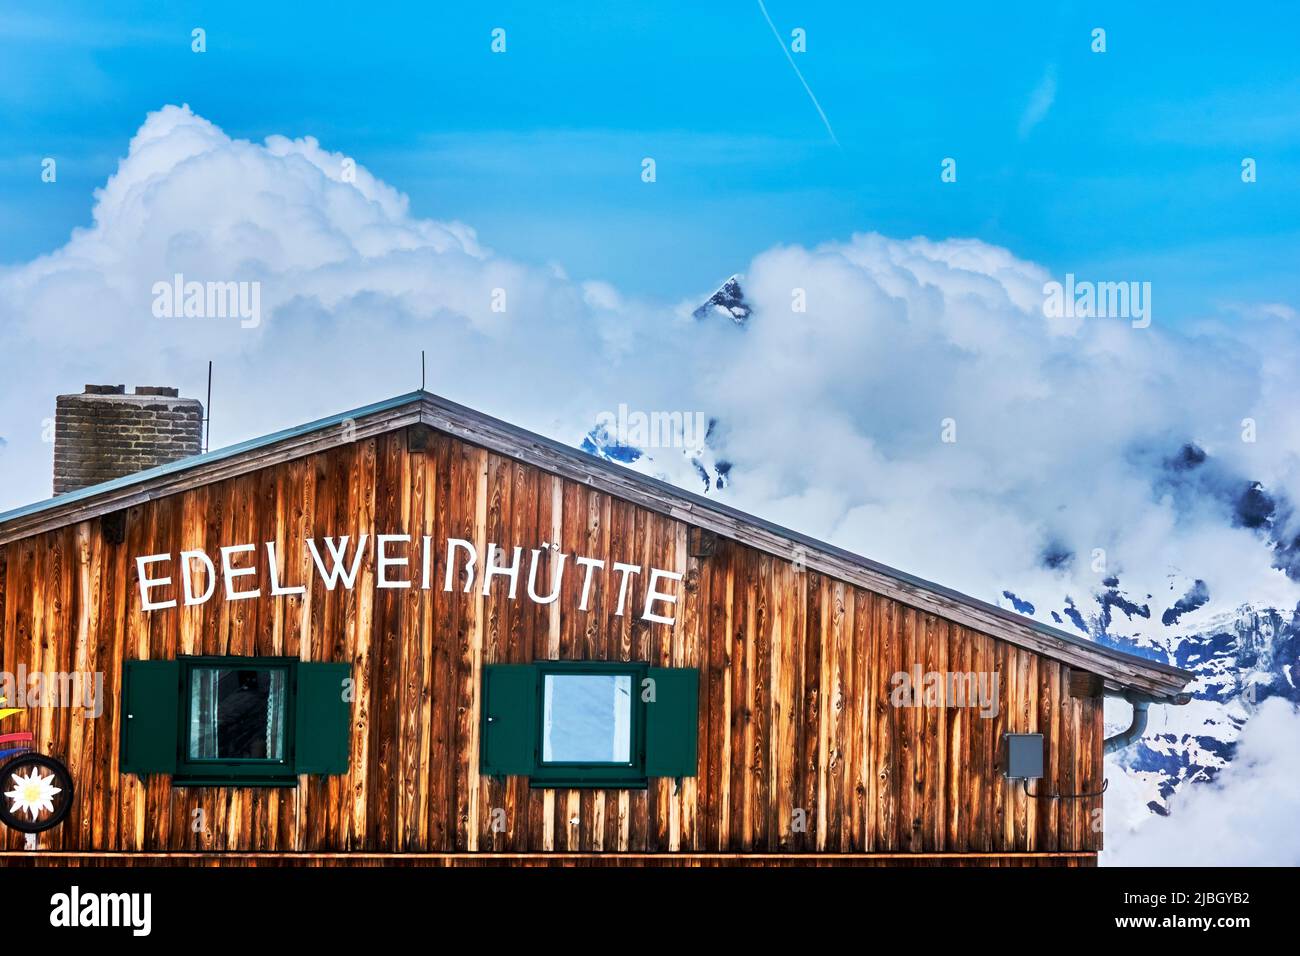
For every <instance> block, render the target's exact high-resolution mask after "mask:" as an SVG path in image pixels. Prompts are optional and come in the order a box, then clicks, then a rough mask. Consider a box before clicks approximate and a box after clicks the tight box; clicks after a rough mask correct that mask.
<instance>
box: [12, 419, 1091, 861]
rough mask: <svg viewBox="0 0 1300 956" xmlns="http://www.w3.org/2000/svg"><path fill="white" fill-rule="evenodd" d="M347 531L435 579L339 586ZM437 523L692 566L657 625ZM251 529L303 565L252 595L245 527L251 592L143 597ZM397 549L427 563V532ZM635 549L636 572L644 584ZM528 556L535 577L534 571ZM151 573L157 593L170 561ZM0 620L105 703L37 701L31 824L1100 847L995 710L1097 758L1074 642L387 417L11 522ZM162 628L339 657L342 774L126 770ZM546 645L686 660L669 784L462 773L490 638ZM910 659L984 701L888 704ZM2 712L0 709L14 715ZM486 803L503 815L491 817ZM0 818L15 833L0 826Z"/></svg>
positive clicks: (1059, 751) (309, 839)
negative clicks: (1006, 759)
mask: <svg viewBox="0 0 1300 956" xmlns="http://www.w3.org/2000/svg"><path fill="white" fill-rule="evenodd" d="M341 437H343V438H346V437H347V436H346V435H343V436H341ZM362 533H368V534H371V535H375V534H379V533H392V534H410V535H412V537H413V538H417V539H418V536H421V535H426V534H427V535H430V536H432V539H433V541H434V543H435V547H436V560H435V565H434V576H433V581H434V582H435V586H434V588H433V589H431V590H428V591H423V590H419V589H418V588H412V589H410V590H379V589H377V588H375V586H374V585H375V565H374V550H373V548H372V549H370V550H369V551H368V557H367V560H366V562H365V563H364V564H363V565H362V570H361V574H360V577H359V580H358V583H357V586H356V588H355V589H354V590H350V591H349V590H344V589H342V588H339V589H337V590H335V591H329V590H326V589H325V588H324V586H323V585H321V584H320V582H319V580H318V579H317V578H316V577H315V575H314V574H311V573H309V572H310V561H311V559H310V557H309V556H308V553H307V550H306V546H305V540H306V539H307V538H310V537H317V538H323V537H326V536H338V535H343V534H351V535H354V536H355V535H359V534H362ZM448 537H459V538H465V539H468V540H471V541H474V542H476V544H477V546H478V548H479V553H480V554H483V553H484V552H485V551H486V545H487V543H488V542H493V541H495V542H498V543H500V544H501V545H503V546H505V547H513V546H514V545H522V546H523V547H524V548H525V549H527V548H530V547H539V546H540V545H541V542H544V541H547V542H558V543H559V544H560V546H561V548H562V550H563V551H565V552H567V553H569V554H570V555H573V554H586V555H591V556H593V557H598V558H604V559H606V560H607V562H609V563H612V562H613V561H616V560H617V561H629V562H632V563H640V564H643V565H647V566H649V565H654V566H657V567H662V568H669V569H675V570H678V571H682V572H684V573H685V578H684V580H683V581H682V582H681V584H680V586H679V588H678V604H677V610H676V616H677V620H676V623H675V624H674V625H672V626H667V625H661V624H650V623H646V622H643V621H640V620H638V619H637V618H635V617H634V616H632V615H630V614H629V615H628V616H623V617H619V616H616V615H615V614H614V600H613V597H612V595H616V594H617V590H616V584H615V581H616V578H615V575H614V574H613V573H612V572H607V573H606V576H605V580H604V581H603V582H601V583H602V586H601V587H599V588H598V589H597V590H596V591H595V596H594V599H593V601H592V602H591V605H590V607H589V609H588V610H586V611H579V610H576V607H577V604H578V591H579V589H580V588H581V575H579V574H576V573H574V569H573V567H572V559H570V568H569V570H568V571H566V573H565V578H564V588H563V593H562V596H561V599H560V601H559V602H557V603H555V604H552V605H549V606H547V605H538V604H535V603H533V602H531V601H529V600H527V599H526V598H525V597H524V596H523V588H524V584H525V581H521V582H520V597H519V599H518V600H513V601H512V600H510V599H509V597H508V596H507V594H506V593H505V592H506V589H505V588H496V589H494V592H495V593H494V594H493V595H492V596H491V597H487V598H484V597H482V596H480V595H479V594H478V593H477V588H476V592H475V593H473V594H469V595H466V594H463V593H460V592H456V593H452V594H446V593H444V592H443V591H442V590H441V589H440V588H441V582H442V574H443V564H442V562H443V560H444V553H443V548H442V547H441V544H442V543H443V542H445V540H446V539H447V538H448ZM266 541H277V542H278V543H279V545H280V553H281V555H282V560H283V561H284V563H285V564H286V565H287V566H286V567H284V568H283V569H282V574H283V579H284V580H283V583H284V584H286V585H290V586H291V585H295V584H302V583H304V582H306V581H311V582H314V585H313V586H312V587H310V588H309V590H308V592H307V593H306V594H305V595H302V596H283V597H276V598H272V597H269V596H266V593H267V592H268V591H269V588H270V581H269V577H268V572H267V567H266V564H267V562H266V561H265V552H264V551H263V552H262V554H261V556H260V557H259V560H258V566H259V575H260V580H259V582H258V586H260V587H261V588H262V590H263V594H264V596H263V597H261V598H259V599H257V600H249V601H239V602H227V601H225V600H224V599H223V598H222V596H221V593H220V588H218V594H217V595H216V596H214V597H213V599H212V600H211V601H209V602H208V603H206V604H203V605H200V606H196V607H192V608H184V607H181V608H176V609H170V610H160V611H154V612H151V613H143V612H141V610H140V594H139V588H138V586H137V583H136V571H135V565H134V558H135V557H136V556H138V555H145V554H153V553H161V552H170V553H172V554H175V553H178V552H180V551H181V550H186V549H202V550H205V551H207V552H208V553H209V554H214V555H215V554H216V552H217V550H218V548H219V547H220V546H221V545H224V544H238V543H244V542H266ZM300 556H301V560H298V559H299V557H300ZM526 559H527V552H526V551H525V560H526ZM524 575H525V580H526V568H525V571H524ZM172 576H173V577H174V578H175V577H177V576H178V575H176V574H173V575H172ZM410 576H411V577H412V578H414V579H416V580H417V581H418V578H419V567H418V558H415V557H413V559H412V568H411V575H410ZM644 577H645V576H644V575H642V576H641V578H638V579H634V582H635V583H634V585H633V594H634V596H636V599H637V601H639V600H641V596H640V595H643V594H644V587H645V581H644ZM539 578H542V579H540V580H539V581H538V590H539V592H540V593H543V594H545V593H548V592H549V590H550V582H549V580H545V579H544V578H545V576H539ZM252 586H253V583H252V578H248V579H245V580H243V581H241V587H249V588H251V587H252ZM173 587H175V585H173ZM638 589H640V593H639V594H638ZM153 596H154V598H155V600H157V599H166V598H171V597H175V596H176V595H175V593H174V591H173V590H172V589H171V588H163V589H159V590H158V591H155V592H154V595H153ZM629 606H636V602H632V601H630V605H629ZM661 608H662V606H661ZM0 622H2V623H3V638H2V641H0V669H4V670H7V671H15V670H16V669H17V667H18V665H19V664H20V663H25V665H26V667H27V668H28V670H37V669H39V670H43V671H52V670H62V671H68V670H80V671H102V672H103V673H104V675H105V697H106V700H105V705H104V713H103V715H102V716H101V717H100V718H98V719H93V720H92V719H86V718H85V717H84V716H83V714H82V711H81V710H80V709H59V708H49V707H46V708H40V709H37V710H34V711H29V713H28V715H26V716H28V717H29V718H31V720H30V721H29V727H30V729H32V730H34V731H35V732H36V735H37V741H38V745H39V748H40V749H41V750H43V751H45V752H47V753H51V754H55V755H57V756H59V757H61V758H62V759H64V760H65V761H66V762H67V764H68V766H69V768H70V770H71V772H72V775H73V778H74V781H75V783H76V788H77V794H76V800H75V805H74V807H73V809H72V812H71V814H70V815H69V817H68V819H67V820H66V821H65V822H64V824H63V825H62V826H60V827H58V828H57V829H55V830H52V831H50V832H48V833H46V834H43V835H42V837H41V840H42V844H43V845H44V846H46V847H48V848H50V849H54V850H58V849H63V850H87V851H89V850H205V851H210V850H242V851H300V852H301V851H318V852H327V851H339V850H364V851H371V852H385V851H389V852H392V851H407V852H414V851H426V852H464V851H470V852H473V851H478V852H483V851H501V852H506V851H509V852H535V851H583V852H602V851H603V852H610V851H632V852H686V851H691V852H718V851H722V852H732V853H736V852H748V851H754V852H758V851H768V852H783V851H784V852H804V853H806V852H818V851H823V852H851V851H860V852H867V851H869V852H875V853H894V852H926V853H934V852H984V853H988V852H1000V851H1012V852H1027V851H1036V852H1064V851H1089V850H1096V849H1098V848H1100V845H1101V833H1100V821H1099V809H1098V808H1099V806H1100V800H1074V801H1057V802H1049V801H1035V800H1032V799H1029V798H1027V797H1026V796H1025V794H1024V792H1023V790H1022V789H1021V788H1020V787H1019V786H1018V785H1016V786H1013V785H1011V784H1009V783H1008V782H1007V781H1005V780H1004V779H1003V778H1002V777H1001V768H1000V766H999V761H1000V757H1001V755H1000V747H999V740H1000V736H1001V734H1002V733H1003V732H1007V731H1012V732H1041V733H1043V734H1044V735H1045V738H1046V742H1047V767H1046V778H1045V779H1044V780H1043V781H1041V782H1040V784H1039V786H1040V788H1041V789H1043V790H1044V791H1046V792H1049V793H1057V792H1066V793H1073V792H1078V791H1091V790H1095V789H1097V788H1098V787H1099V786H1100V784H1101V779H1102V707H1101V701H1100V699H1096V698H1091V699H1077V698H1073V697H1071V696H1070V695H1069V694H1068V691H1067V688H1066V686H1065V681H1066V668H1065V667H1064V666H1063V665H1061V664H1058V663H1056V662H1053V661H1051V660H1049V659H1047V658H1044V657H1041V656H1039V655H1037V654H1035V653H1033V652H1031V651H1028V650H1025V649H1021V648H1017V647H1016V646H1014V645H1011V644H1009V643H1007V642H1004V641H1000V640H997V639H994V638H992V637H990V636H987V635H985V634H982V633H978V632H975V631H972V630H970V629H968V628H966V627H963V626H960V625H958V624H955V623H950V622H948V621H946V620H943V619H940V618H937V617H935V616H933V615H931V614H928V613H924V612H921V611H918V610H916V609H914V608H910V607H907V606H905V605H903V604H900V603H898V602H896V601H893V600H890V599H888V598H885V597H883V596H880V595H877V594H874V593H871V592H869V591H865V590H862V589H860V588H856V587H854V586H851V585H848V584H845V583H843V582H840V581H836V580H833V579H830V578H828V577H825V576H823V575H820V574H818V573H815V572H811V571H802V570H800V569H799V568H797V567H795V566H794V565H792V564H790V563H788V562H785V561H782V560H780V559H776V558H773V557H771V556H768V555H765V554H762V553H759V552H757V551H755V550H753V549H751V548H748V547H745V546H742V545H739V544H736V543H734V542H731V541H720V542H719V547H718V551H717V553H716V554H715V555H714V556H713V557H710V558H703V559H695V558H688V557H687V528H686V526H685V525H684V524H682V523H680V522H677V521H674V520H672V519H669V518H666V517H663V516H660V515H656V514H652V513H650V512H648V511H646V510H645V509H643V508H639V507H636V506H634V505H631V504H628V503H626V502H624V501H621V500H617V499H614V498H612V497H610V496H609V495H607V494H603V493H600V492H597V491H594V490H591V489H589V488H587V487H584V486H582V485H580V484H577V483H575V482H573V481H569V480H567V479H563V478H560V477H556V476H553V475H550V474H548V473H545V472H543V471H541V470H539V469H537V468H534V467H532V466H529V465H525V464H522V463H519V462H516V461H512V460H509V459H506V458H503V457H500V456H498V455H496V454H492V453H489V452H488V451H486V450H484V449H481V448H478V447H475V446H472V445H470V444H467V443H464V442H462V441H459V440H457V439H453V438H451V437H449V436H446V435H442V434H440V433H432V434H431V435H430V437H429V440H428V444H427V447H425V448H423V449H422V450H419V451H408V446H407V436H406V434H405V432H404V431H403V430H399V431H396V432H392V433H389V434H384V435H380V436H377V437H370V438H365V439H363V440H359V441H354V442H350V443H349V442H345V441H341V442H340V444H339V445H338V446H337V447H335V448H332V449H330V450H329V451H326V452H321V453H318V454H314V455H312V456H310V457H307V458H302V459H298V460H293V461H288V462H284V463H281V464H277V465H275V466H273V467H269V468H266V469H263V470H261V471H259V472H255V473H252V474H248V475H243V476H240V477H237V478H232V479H228V480H224V481H220V482H217V483H215V484H211V485H207V486H204V487H200V488H196V489H192V490H188V491H184V492H181V493H178V494H174V495H171V496H169V497H164V498H160V499H158V500H155V501H151V502H147V503H145V504H142V505H138V506H135V507H132V508H131V509H129V511H128V513H127V522H126V540H125V542H124V543H123V544H121V545H112V544H109V543H108V542H106V541H105V539H104V536H103V533H102V529H101V523H100V521H99V520H98V519H95V520H90V521H84V522H81V523H78V524H74V525H70V526H68V527H65V528H62V529H58V530H54V531H48V532H45V533H42V534H39V535H37V536H35V537H32V538H27V539H23V540H20V541H15V542H11V543H9V544H7V545H4V546H0ZM177 654H252V655H296V656H300V657H302V658H303V659H311V660H350V661H352V662H353V664H354V677H355V678H356V680H357V693H358V696H357V702H356V704H355V705H354V707H355V710H354V714H353V735H352V749H351V770H350V772H349V774H348V775H347V776H338V777H326V778H321V777H305V778H303V779H302V781H301V783H300V785H299V787H298V788H297V789H291V790H264V789H249V788H242V789H241V788H210V787H204V788H188V789H187V788H176V789H173V788H172V787H171V786H170V785H169V781H168V779H167V778H166V777H151V778H150V779H148V780H147V781H144V782H142V781H139V780H137V779H136V778H135V777H133V776H123V775H121V774H119V773H118V734H119V729H120V728H119V724H120V716H121V715H120V707H119V700H118V698H119V693H120V675H121V666H122V661H123V660H124V659H129V658H166V657H173V656H175V655H177ZM543 658H545V659H565V660H584V659H594V660H602V659H618V660H648V661H651V662H654V663H659V664H663V665H673V666H695V667H698V668H699V669H700V672H701V691H700V724H699V753H700V760H699V772H698V775H697V776H696V777H695V778H690V779H685V780H683V781H682V783H681V786H680V788H676V787H675V786H674V783H673V781H671V780H652V781H651V785H650V787H649V789H647V790H644V791H598V790H568V789H557V790H531V789H529V787H528V786H527V782H526V781H525V780H524V779H521V778H509V779H507V780H504V781H501V780H493V779H489V778H484V777H481V776H480V775H479V774H478V772H477V766H478V742H479V722H480V711H479V704H480V690H479V674H480V669H481V667H482V665H483V664H485V663H492V662H522V661H528V660H532V659H543ZM915 665H920V666H921V668H922V669H923V670H925V671H996V672H997V673H998V674H999V709H998V715H997V717H996V718H992V719H984V718H981V717H980V715H979V712H978V710H976V709H968V708H915V709H912V708H896V707H893V706H891V704H890V701H889V691H890V687H891V684H890V679H891V676H892V675H893V674H894V673H895V672H898V671H904V670H910V669H911V668H913V667H914V666H915ZM16 720H17V718H11V719H10V721H8V722H6V728H5V729H6V730H8V729H21V728H18V727H17V724H16V723H15V721H16ZM11 725H12V726H11ZM498 807H499V808H503V809H504V810H505V811H506V817H505V819H506V828H505V830H504V831H503V832H493V829H492V810H493V809H494V808H498ZM200 811H201V812H200ZM798 811H802V814H800V813H799V812H798ZM801 818H802V820H803V821H804V822H805V823H806V825H805V826H804V827H802V829H801V828H800V827H799V826H798V825H797V824H798V821H799V820H800V819H801ZM3 840H4V845H5V846H7V847H8V848H10V849H18V848H20V847H21V846H22V836H21V835H20V834H18V833H13V832H8V833H5V834H4V836H3Z"/></svg>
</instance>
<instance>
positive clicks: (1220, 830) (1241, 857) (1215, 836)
mask: <svg viewBox="0 0 1300 956" xmlns="http://www.w3.org/2000/svg"><path fill="white" fill-rule="evenodd" d="M1297 740H1300V711H1297V710H1296V708H1295V707H1293V706H1292V705H1291V704H1289V703H1287V702H1286V701H1283V700H1279V699H1277V698H1271V699H1269V700H1266V701H1264V702H1263V703H1262V704H1261V705H1260V707H1259V710H1258V711H1257V712H1256V713H1255V715H1254V716H1253V717H1252V719H1251V720H1250V722H1249V723H1248V724H1247V725H1246V729H1245V730H1244V731H1243V733H1242V736H1241V738H1240V740H1239V741H1238V742H1237V754H1236V758H1235V759H1234V760H1233V761H1232V763H1230V764H1229V765H1228V767H1227V768H1226V769H1225V770H1224V771H1223V772H1222V773H1221V774H1220V775H1219V777H1218V778H1217V779H1216V780H1215V781H1214V782H1213V783H1205V782H1202V783H1193V784H1191V785H1189V786H1187V787H1184V788H1183V789H1182V790H1180V791H1179V792H1178V793H1177V794H1176V795H1175V796H1174V797H1173V799H1172V800H1171V801H1170V806H1169V815H1168V816H1167V817H1155V818H1150V819H1145V820H1142V821H1141V824H1140V826H1137V825H1132V824H1130V825H1125V826H1113V825H1110V823H1109V821H1108V825H1107V828H1106V849H1105V851H1104V852H1103V853H1102V862H1103V863H1104V864H1106V865H1109V866H1300V827H1297V826H1296V813H1297V812H1298V811H1300V747H1297V746H1296V741H1297ZM1112 779H1116V778H1114V777H1113V778H1112ZM1118 782H1119V783H1120V785H1121V788H1122V787H1123V786H1124V785H1125V784H1126V783H1127V781H1126V780H1125V778H1123V777H1119V778H1118ZM1111 790H1112V792H1111V793H1110V794H1108V800H1114V799H1115V798H1117V797H1120V798H1121V799H1122V797H1123V796H1124V794H1123V793H1122V789H1121V790H1117V789H1116V788H1114V787H1112V788H1111Z"/></svg>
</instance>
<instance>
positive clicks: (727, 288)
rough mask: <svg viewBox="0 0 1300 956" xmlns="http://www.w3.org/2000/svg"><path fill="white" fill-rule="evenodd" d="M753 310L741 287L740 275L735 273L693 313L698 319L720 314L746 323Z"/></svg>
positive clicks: (739, 322)
mask: <svg viewBox="0 0 1300 956" xmlns="http://www.w3.org/2000/svg"><path fill="white" fill-rule="evenodd" d="M751 311H752V310H751V309H750V307H749V304H748V303H747V302H746V301H745V293H744V290H742V289H741V288H740V276H738V275H734V276H732V277H731V278H730V279H728V280H727V281H726V282H724V283H722V285H720V286H718V289H717V291H716V292H714V293H713V295H711V296H709V297H708V298H707V299H706V300H705V301H704V302H703V303H701V305H700V307H699V308H698V309H696V310H695V311H694V312H692V313H691V315H692V316H693V317H694V318H696V319H706V318H708V317H709V316H711V315H720V316H722V317H724V318H726V319H729V320H731V321H732V322H735V323H736V324H737V325H744V324H745V320H746V319H748V318H749V313H750V312H751Z"/></svg>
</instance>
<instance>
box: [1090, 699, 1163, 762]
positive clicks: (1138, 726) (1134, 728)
mask: <svg viewBox="0 0 1300 956" xmlns="http://www.w3.org/2000/svg"><path fill="white" fill-rule="evenodd" d="M1124 699H1125V700H1127V701H1128V702H1129V704H1130V705H1132V707H1133V722H1132V723H1130V724H1129V727H1128V730H1122V731H1120V732H1119V733H1117V734H1116V735H1115V736H1114V737H1107V738H1106V741H1105V751H1106V753H1108V754H1113V753H1115V751H1117V750H1123V749H1124V748H1125V747H1127V746H1128V745H1129V744H1131V743H1133V742H1134V741H1136V740H1137V739H1138V738H1139V737H1141V736H1142V733H1143V731H1145V730H1146V729H1147V708H1148V707H1150V706H1151V701H1152V699H1151V698H1150V697H1147V696H1145V695H1143V694H1135V693H1132V692H1130V693H1127V694H1125V695H1124ZM1176 702H1177V703H1181V701H1176Z"/></svg>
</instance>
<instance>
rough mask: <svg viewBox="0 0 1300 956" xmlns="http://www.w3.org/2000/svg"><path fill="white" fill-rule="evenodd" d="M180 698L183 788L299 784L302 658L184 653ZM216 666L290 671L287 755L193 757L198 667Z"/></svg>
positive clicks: (175, 781) (176, 782)
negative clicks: (297, 754) (300, 677)
mask: <svg viewBox="0 0 1300 956" xmlns="http://www.w3.org/2000/svg"><path fill="white" fill-rule="evenodd" d="M176 660H177V662H178V663H179V664H180V686H179V687H178V688H177V694H178V696H179V698H180V701H179V702H180V706H179V708H178V711H179V713H178V715H177V720H178V727H177V738H176V770H175V772H174V773H173V774H172V785H173V786H177V787H201V786H242V787H252V786H266V787H292V786H296V785H297V783H298V775H297V772H296V771H295V760H296V744H297V733H296V731H297V727H296V716H297V697H298V663H299V660H298V658H296V657H248V656H237V655H194V656H179V657H177V659H176ZM210 668H218V669H221V670H281V671H284V674H285V681H284V715H283V721H284V750H283V754H282V755H281V757H280V758H279V759H278V760H276V759H271V758H245V759H231V758H204V757H191V756H190V724H191V720H192V714H191V712H190V708H191V707H192V706H193V703H194V698H193V678H194V672H195V671H198V670H205V669H210Z"/></svg>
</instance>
